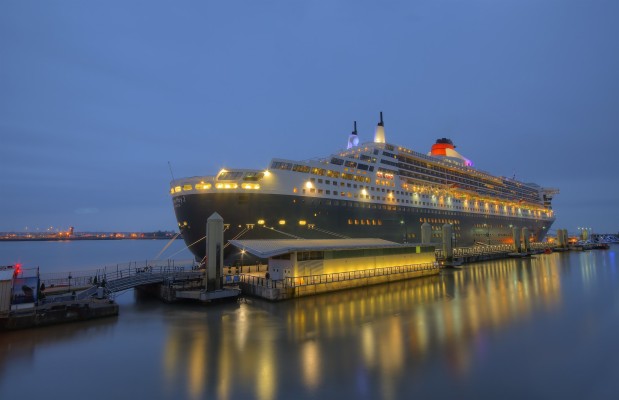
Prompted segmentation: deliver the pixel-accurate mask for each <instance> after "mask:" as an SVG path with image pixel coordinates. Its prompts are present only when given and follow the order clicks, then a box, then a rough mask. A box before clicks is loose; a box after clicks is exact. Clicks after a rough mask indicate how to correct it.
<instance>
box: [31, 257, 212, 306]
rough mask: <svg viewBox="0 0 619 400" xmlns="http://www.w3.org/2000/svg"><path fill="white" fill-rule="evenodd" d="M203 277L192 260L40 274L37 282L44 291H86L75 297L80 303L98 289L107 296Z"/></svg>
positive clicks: (152, 262)
mask: <svg viewBox="0 0 619 400" xmlns="http://www.w3.org/2000/svg"><path fill="white" fill-rule="evenodd" d="M203 274H204V272H203V271H202V272H201V271H199V270H198V265H197V264H196V263H195V262H194V261H193V260H182V261H178V260H165V261H159V260H157V261H144V262H131V263H128V264H117V265H116V266H112V267H110V266H105V267H103V268H98V269H96V270H88V271H77V272H55V273H47V274H41V275H40V281H41V283H42V284H44V285H45V288H46V289H48V288H49V289H52V288H62V289H66V290H68V291H71V290H73V289H78V290H79V289H84V288H88V289H87V290H86V291H82V292H81V293H78V294H77V295H76V298H78V299H83V298H87V297H89V296H92V295H94V294H95V293H96V288H97V286H104V287H105V290H106V292H108V293H110V292H119V291H123V290H127V289H130V288H134V287H136V286H139V285H146V284H152V283H159V282H163V281H165V280H169V281H183V280H189V279H197V278H200V277H201V276H202V275H203Z"/></svg>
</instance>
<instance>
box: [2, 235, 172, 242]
mask: <svg viewBox="0 0 619 400" xmlns="http://www.w3.org/2000/svg"><path fill="white" fill-rule="evenodd" d="M171 239H172V237H88V236H86V237H63V238H60V237H59V238H54V237H30V238H28V237H8V238H7V237H0V242H72V241H80V240H171ZM175 239H181V237H180V236H179V237H177V238H175Z"/></svg>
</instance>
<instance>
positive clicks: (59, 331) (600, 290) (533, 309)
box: [0, 241, 619, 400]
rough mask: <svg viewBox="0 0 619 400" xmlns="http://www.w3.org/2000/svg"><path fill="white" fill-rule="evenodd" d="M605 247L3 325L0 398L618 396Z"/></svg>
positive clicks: (616, 281) (1, 252)
mask: <svg viewBox="0 0 619 400" xmlns="http://www.w3.org/2000/svg"><path fill="white" fill-rule="evenodd" d="M164 245H165V242H163V241H135V242H133V241H120V242H67V243H57V242H56V243H0V257H1V258H2V261H1V262H0V264H5V263H10V262H14V260H15V257H21V261H22V262H24V263H28V262H29V261H33V262H35V263H37V264H38V265H40V266H41V268H42V270H47V269H46V267H47V266H49V269H55V270H58V269H59V268H60V269H61V268H62V267H64V266H67V267H68V268H78V267H80V266H81V265H84V264H85V263H88V264H92V262H94V264H93V266H94V267H97V266H102V265H103V264H105V263H108V264H113V263H116V262H124V261H129V260H132V259H135V260H143V259H145V258H152V257H153V256H154V255H156V254H157V253H158V252H159V250H160V249H161V248H162V247H163V246H164ZM173 247H175V248H176V250H170V251H168V252H167V253H168V254H170V253H174V251H177V250H179V249H181V248H182V242H180V241H177V242H176V243H174V245H173ZM617 250H619V246H613V247H612V248H611V250H607V251H599V250H598V251H591V252H582V253H566V254H559V253H555V254H551V255H540V256H538V257H537V258H534V259H530V260H511V259H510V260H501V261H494V262H485V263H480V264H476V265H470V266H467V267H465V269H464V270H462V271H453V272H452V271H446V272H444V273H443V274H442V275H441V276H438V277H431V278H423V279H417V280H410V281H404V282H399V283H395V284H389V285H381V286H374V287H369V288H365V289H359V290H349V291H343V292H339V293H333V294H328V295H322V296H316V297H312V298H305V299H298V300H294V301H288V302H283V303H268V302H265V301H260V300H256V299H251V298H248V299H246V301H245V302H239V303H228V304H219V305H211V306H202V305H192V304H186V305H166V304H162V303H160V302H159V301H156V300H151V299H147V298H140V297H137V296H136V295H135V294H134V292H127V293H126V294H124V295H122V296H120V297H119V298H118V299H117V300H118V302H119V303H120V304H121V310H120V316H119V317H118V318H112V319H103V320H98V321H94V322H86V323H78V324H67V325H60V326H55V327H48V328H42V329H38V330H31V331H17V332H10V333H3V334H0V399H9V398H20V399H22V398H23V399H38V398H52V399H54V398H64V399H66V398H78V397H79V398H90V399H107V400H109V399H123V398H129V397H133V398H148V399H180V398H186V399H203V398H221V399H238V398H256V399H282V398H321V399H328V398H348V399H353V398H354V399H375V398H384V399H401V398H427V397H433V398H450V399H456V398H492V399H494V398H514V399H516V398H517V399H522V398H525V397H526V398H544V399H546V398H570V399H571V398H574V399H592V398H599V399H607V398H617V396H618V394H619V340H618V336H619V275H618V272H619V271H618V265H617ZM115 257H116V258H115ZM119 257H120V258H119ZM177 257H178V258H188V253H184V254H183V253H179V254H178V255H177ZM91 261H92V262H91ZM97 262H99V264H97Z"/></svg>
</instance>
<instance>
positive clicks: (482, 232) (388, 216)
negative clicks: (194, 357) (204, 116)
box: [170, 112, 558, 260]
mask: <svg viewBox="0 0 619 400" xmlns="http://www.w3.org/2000/svg"><path fill="white" fill-rule="evenodd" d="M428 147H430V146H428ZM429 150H430V151H429V152H428V153H425V154H424V153H421V152H418V151H414V150H412V149H410V148H407V147H403V146H398V145H395V144H389V143H387V142H386V139H385V127H384V122H383V116H382V112H381V113H380V122H379V123H378V125H377V126H376V131H375V135H374V141H373V142H367V143H360V140H359V135H358V133H357V127H356V122H355V123H354V130H353V131H352V133H351V134H350V135H348V141H347V146H346V149H343V150H340V151H338V152H336V153H334V154H332V155H330V156H328V157H326V158H321V159H312V160H307V161H295V160H288V159H281V158H274V159H272V161H271V163H270V164H269V165H268V167H267V168H262V169H234V168H225V169H222V170H220V171H217V172H216V174H214V175H207V176H195V177H189V178H181V179H174V180H173V181H172V182H171V184H170V194H171V196H172V200H173V204H174V210H175V213H176V218H177V221H178V226H179V230H180V232H181V233H182V235H183V239H184V240H185V242H186V244H187V246H188V247H189V249H190V250H191V251H192V253H193V254H194V255H195V256H196V259H197V260H202V259H203V258H204V256H205V242H204V240H205V234H206V233H205V232H206V222H207V219H208V218H209V217H210V216H211V215H212V214H213V213H215V212H216V213H218V214H219V215H220V216H221V217H222V218H223V220H224V227H225V228H224V229H225V231H224V239H225V240H226V242H227V241H228V240H230V239H258V238H265V239H266V238H302V239H317V238H370V237H372V238H382V239H386V240H390V241H394V242H399V243H406V242H408V243H415V242H421V226H422V224H424V223H428V224H430V226H431V227H432V235H431V236H432V241H433V242H436V243H437V244H438V243H442V240H443V239H442V226H443V225H444V224H446V223H448V224H452V226H453V229H452V232H453V233H452V236H453V237H452V238H451V240H452V243H453V245H454V246H457V247H464V246H473V245H490V244H499V243H510V242H513V239H512V228H513V227H518V228H524V227H526V228H528V232H529V234H530V235H531V237H530V240H531V241H541V240H542V239H543V238H544V236H545V235H546V233H547V232H548V230H549V229H550V226H551V225H552V223H553V222H554V220H555V216H554V213H553V210H552V205H551V201H552V197H553V195H554V194H557V193H558V190H557V189H552V188H543V187H541V186H539V185H537V184H534V183H524V182H520V181H518V180H516V179H512V178H506V177H500V176H495V175H492V174H490V173H488V172H484V171H482V170H479V169H477V168H475V167H474V166H473V163H472V162H471V161H470V160H468V159H467V158H465V157H464V156H462V155H461V154H460V153H459V152H458V151H456V146H454V144H453V142H452V141H451V140H450V139H447V138H441V139H438V140H437V141H436V143H434V144H433V145H432V146H431V148H430V149H429ZM235 257H236V258H237V259H238V258H240V257H238V255H235V254H233V253H232V249H231V248H229V247H228V248H227V250H226V258H227V259H228V260H231V259H235Z"/></svg>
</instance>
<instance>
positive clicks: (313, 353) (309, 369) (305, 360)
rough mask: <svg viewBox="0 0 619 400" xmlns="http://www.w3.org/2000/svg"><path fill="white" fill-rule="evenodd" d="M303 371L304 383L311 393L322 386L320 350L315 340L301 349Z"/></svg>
mask: <svg viewBox="0 0 619 400" xmlns="http://www.w3.org/2000/svg"><path fill="white" fill-rule="evenodd" d="M301 371H302V374H303V383H304V384H305V386H306V387H307V388H308V389H310V390H311V391H313V390H316V389H317V388H318V386H319V385H320V371H321V366H320V350H319V349H318V345H317V344H316V342H315V341H314V340H308V341H306V342H305V343H303V345H302V348H301Z"/></svg>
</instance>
